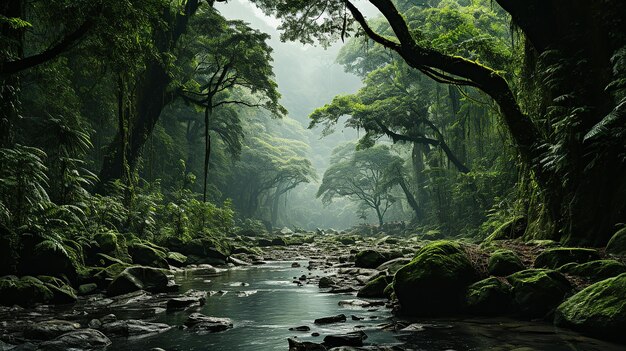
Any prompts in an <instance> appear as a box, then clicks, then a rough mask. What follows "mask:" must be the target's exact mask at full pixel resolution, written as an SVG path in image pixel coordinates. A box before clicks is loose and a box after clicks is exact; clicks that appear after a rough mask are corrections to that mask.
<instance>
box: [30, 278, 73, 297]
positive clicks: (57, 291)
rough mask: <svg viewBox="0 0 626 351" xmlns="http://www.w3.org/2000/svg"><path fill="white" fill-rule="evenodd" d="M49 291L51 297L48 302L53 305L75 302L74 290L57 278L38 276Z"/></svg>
mask: <svg viewBox="0 0 626 351" xmlns="http://www.w3.org/2000/svg"><path fill="white" fill-rule="evenodd" d="M37 278H38V279H39V280H41V281H42V282H43V283H44V284H45V285H46V287H47V288H48V289H50V291H52V294H53V297H52V300H50V302H52V303H55V304H66V303H74V302H76V300H77V297H76V290H74V288H72V287H71V286H70V285H68V284H67V283H66V282H64V281H63V280H61V279H59V278H55V277H50V276H38V277H37Z"/></svg>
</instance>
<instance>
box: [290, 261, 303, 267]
mask: <svg viewBox="0 0 626 351" xmlns="http://www.w3.org/2000/svg"><path fill="white" fill-rule="evenodd" d="M300 267H302V266H301V265H300V263H298V262H294V263H292V264H291V268H300Z"/></svg>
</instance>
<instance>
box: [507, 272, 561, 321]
mask: <svg viewBox="0 0 626 351" xmlns="http://www.w3.org/2000/svg"><path fill="white" fill-rule="evenodd" d="M506 279H507V280H508V282H509V283H510V284H511V285H512V286H513V295H514V299H515V303H516V305H517V307H518V308H519V311H520V312H521V313H522V314H523V315H525V316H528V317H543V316H545V315H546V314H547V313H548V312H550V311H551V310H552V309H554V308H555V307H556V306H558V304H560V303H561V301H563V298H564V297H565V295H567V294H568V293H569V292H570V291H571V289H572V287H571V284H570V283H569V281H568V280H567V279H566V278H565V277H564V276H563V275H562V274H561V273H559V272H557V271H554V270H550V269H527V270H523V271H521V272H517V273H515V274H512V275H510V276H508V277H507V278H506Z"/></svg>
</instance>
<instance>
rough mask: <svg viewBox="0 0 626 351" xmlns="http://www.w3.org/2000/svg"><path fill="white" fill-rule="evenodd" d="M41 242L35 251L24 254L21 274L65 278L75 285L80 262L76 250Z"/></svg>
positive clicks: (35, 247) (34, 248)
mask: <svg viewBox="0 0 626 351" xmlns="http://www.w3.org/2000/svg"><path fill="white" fill-rule="evenodd" d="M48 243H49V242H45V241H43V242H39V243H38V244H36V245H35V246H34V247H33V250H32V251H30V250H27V251H25V252H22V254H21V256H22V260H21V262H20V272H21V273H22V274H24V275H33V276H37V275H49V276H55V277H59V278H65V279H67V280H68V281H70V282H72V283H75V282H76V281H77V278H78V270H79V266H80V265H79V262H78V256H77V253H76V250H74V248H71V247H63V249H62V250H61V249H60V248H59V246H58V245H57V244H48Z"/></svg>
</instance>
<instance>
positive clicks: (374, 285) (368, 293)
mask: <svg viewBox="0 0 626 351" xmlns="http://www.w3.org/2000/svg"><path fill="white" fill-rule="evenodd" d="M391 280H392V278H391V277H388V276H384V275H381V276H379V277H376V278H374V279H372V280H370V281H369V282H368V283H367V284H365V286H364V287H362V288H361V289H360V290H359V292H358V293H357V295H356V296H357V297H370V298H376V297H385V293H384V291H385V288H386V287H387V285H389V283H391Z"/></svg>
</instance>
